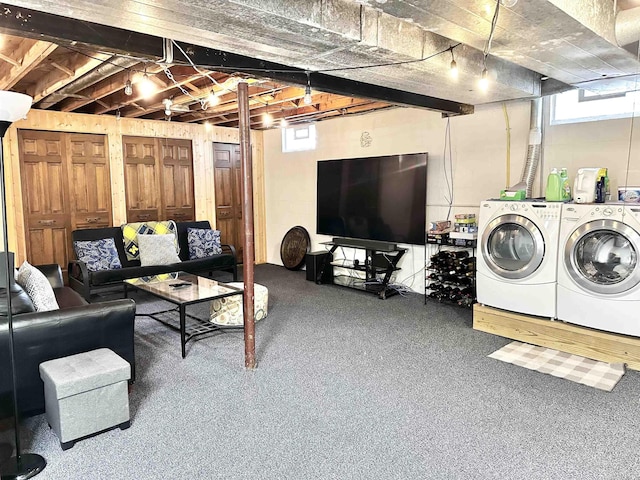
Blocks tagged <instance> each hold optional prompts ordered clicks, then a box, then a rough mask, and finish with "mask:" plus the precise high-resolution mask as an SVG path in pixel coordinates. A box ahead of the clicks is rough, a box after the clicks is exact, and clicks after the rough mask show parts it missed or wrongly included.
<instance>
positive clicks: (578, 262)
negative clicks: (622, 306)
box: [563, 220, 640, 295]
mask: <svg viewBox="0 0 640 480" xmlns="http://www.w3.org/2000/svg"><path fill="white" fill-rule="evenodd" d="M639 254H640V235H638V232H636V231H635V230H634V229H633V228H631V227H630V226H628V225H625V224H623V223H621V222H618V221H616V220H595V221H593V222H589V223H585V224H584V225H582V226H580V227H578V228H577V229H576V230H574V232H573V233H572V234H571V236H570V237H569V239H568V240H567V243H566V244H565V247H564V255H563V257H564V265H565V267H566V269H567V272H568V273H569V275H570V276H571V278H572V279H573V281H574V282H575V283H577V284H578V285H579V286H580V287H582V288H583V289H585V290H587V291H589V292H593V293H599V294H604V295H612V294H616V293H622V292H626V291H627V290H629V289H631V288H633V287H635V286H636V285H638V283H640V268H639V267H640V265H638V260H639V259H638V255H639Z"/></svg>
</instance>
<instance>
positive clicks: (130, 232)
mask: <svg viewBox="0 0 640 480" xmlns="http://www.w3.org/2000/svg"><path fill="white" fill-rule="evenodd" d="M120 228H122V237H123V240H124V251H125V254H126V255H127V259H128V260H140V245H138V235H152V234H156V235H167V234H173V235H174V237H175V239H174V243H175V246H176V253H180V248H179V246H178V235H177V233H176V231H177V228H176V222H174V221H173V220H166V221H162V222H134V223H125V224H123V225H122V226H121V227H120Z"/></svg>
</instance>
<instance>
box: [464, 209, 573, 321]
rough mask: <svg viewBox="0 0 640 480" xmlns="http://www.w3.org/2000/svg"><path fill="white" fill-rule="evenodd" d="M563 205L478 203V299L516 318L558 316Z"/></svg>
mask: <svg viewBox="0 0 640 480" xmlns="http://www.w3.org/2000/svg"><path fill="white" fill-rule="evenodd" d="M561 211H562V204H561V203H554V202H536V201H500V200H487V201H484V202H482V203H481V204H480V215H479V219H478V242H479V245H478V254H477V259H476V265H477V267H476V296H477V300H478V302H479V303H483V304H485V305H488V306H491V307H495V308H501V309H504V310H509V311H512V312H516V313H524V314H528V315H536V316H540V317H548V318H552V319H553V318H555V317H556V273H557V266H556V261H557V255H558V235H559V231H560V214H561Z"/></svg>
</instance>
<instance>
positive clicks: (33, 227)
mask: <svg viewBox="0 0 640 480" xmlns="http://www.w3.org/2000/svg"><path fill="white" fill-rule="evenodd" d="M62 136H63V134H61V133H58V132H41V131H31V130H19V131H18V141H19V150H20V177H21V180H22V196H23V204H24V205H23V206H24V216H25V218H24V220H25V228H26V232H25V233H26V242H27V261H28V262H29V263H31V264H32V265H41V264H48V263H57V264H58V265H60V267H62V269H63V271H66V268H67V263H68V261H69V258H70V256H71V250H72V249H71V206H70V202H69V201H68V195H69V193H68V184H69V182H68V181H67V174H68V173H67V168H66V164H65V163H66V162H65V155H66V152H65V145H64V141H63V137H62Z"/></svg>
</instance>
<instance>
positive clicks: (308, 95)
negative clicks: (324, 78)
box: [303, 72, 313, 105]
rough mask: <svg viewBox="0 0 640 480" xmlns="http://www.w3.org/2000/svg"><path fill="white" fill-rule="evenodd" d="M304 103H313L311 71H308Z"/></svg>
mask: <svg viewBox="0 0 640 480" xmlns="http://www.w3.org/2000/svg"><path fill="white" fill-rule="evenodd" d="M303 101H304V104H305V105H311V102H312V101H313V100H312V99H311V72H307V86H306V87H305V89H304V100H303Z"/></svg>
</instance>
